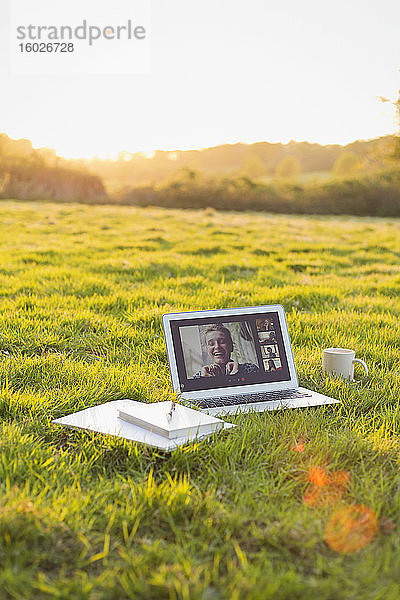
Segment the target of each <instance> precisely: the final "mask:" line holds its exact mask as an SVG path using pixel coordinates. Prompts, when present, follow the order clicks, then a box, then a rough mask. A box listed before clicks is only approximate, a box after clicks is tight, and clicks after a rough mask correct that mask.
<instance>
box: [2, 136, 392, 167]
mask: <svg viewBox="0 0 400 600" xmlns="http://www.w3.org/2000/svg"><path fill="white" fill-rule="evenodd" d="M0 135H6V136H7V137H8V138H9V139H12V140H13V141H16V142H18V141H22V140H25V141H28V142H30V143H31V145H32V148H33V150H51V151H54V152H56V156H57V157H59V158H63V159H65V160H83V161H89V162H90V161H91V160H96V159H98V160H109V161H118V160H120V159H119V158H118V154H120V153H124V152H126V153H127V154H131V155H135V154H142V155H144V156H145V158H149V159H151V158H153V156H154V154H155V153H156V152H168V153H171V154H173V153H174V152H190V151H199V152H201V151H205V150H211V149H213V148H218V147H221V146H235V145H245V146H252V145H254V144H271V145H274V144H277V145H278V144H280V145H282V146H288V145H290V144H310V145H318V146H321V147H326V146H340V147H342V148H345V147H346V146H348V145H351V144H354V143H356V142H365V143H367V142H372V141H375V140H378V139H381V138H384V137H391V136H396V135H397V133H396V132H394V133H387V134H384V135H381V136H377V137H373V138H365V139H355V140H352V141H350V142H348V143H345V144H339V143H327V144H322V143H320V142H313V141H309V140H294V139H291V140H289V141H288V142H280V141H278V142H270V141H269V140H256V141H254V142H243V141H237V142H223V143H220V144H215V145H212V146H205V147H202V148H198V147H191V148H190V147H189V148H155V149H154V150H152V151H146V150H134V151H129V150H119V151H118V152H117V154H116V155H114V156H111V155H106V156H100V155H96V156H91V157H85V156H67V155H65V154H59V153H58V152H57V150H56V148H51V147H49V146H40V145H36V144H34V142H33V140H31V139H29V138H28V137H20V138H12V137H11V136H10V135H9V134H8V133H7V132H5V131H2V132H0Z"/></svg>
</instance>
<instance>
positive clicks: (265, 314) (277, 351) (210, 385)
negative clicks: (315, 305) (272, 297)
mask: <svg viewBox="0 0 400 600" xmlns="http://www.w3.org/2000/svg"><path fill="white" fill-rule="evenodd" d="M162 321H163V327H164V334H165V341H166V347H167V355H168V360H169V365H170V371H171V379H172V386H173V389H174V391H176V392H178V393H179V394H180V395H181V396H182V397H183V398H186V399H188V400H189V399H199V398H212V397H215V396H225V395H232V394H246V393H251V392H269V391H274V390H284V389H290V388H296V387H298V379H297V374H296V368H295V364H294V358H293V353H292V348H291V343H290V338H289V332H288V327H287V322H286V318H285V311H284V309H283V306H281V305H278V304H276V305H270V306H254V307H247V308H229V309H221V310H202V311H193V312H181V313H170V314H166V315H163V318H162Z"/></svg>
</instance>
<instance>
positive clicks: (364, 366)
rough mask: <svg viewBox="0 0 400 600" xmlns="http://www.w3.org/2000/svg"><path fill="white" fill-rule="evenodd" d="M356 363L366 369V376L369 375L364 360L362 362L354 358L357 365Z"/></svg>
mask: <svg viewBox="0 0 400 600" xmlns="http://www.w3.org/2000/svg"><path fill="white" fill-rule="evenodd" d="M356 362H357V363H360V364H361V365H362V366H363V368H364V371H365V374H366V375H368V367H367V365H366V364H365V362H364V361H363V360H361V358H354V359H353V363H356Z"/></svg>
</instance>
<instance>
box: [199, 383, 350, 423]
mask: <svg viewBox="0 0 400 600" xmlns="http://www.w3.org/2000/svg"><path fill="white" fill-rule="evenodd" d="M297 390H298V391H299V392H300V393H302V394H304V396H303V397H301V398H293V399H288V400H272V401H269V402H249V403H246V404H236V405H228V406H218V407H209V408H199V407H197V408H198V410H200V411H201V412H205V413H207V414H208V415H213V416H217V415H218V416H221V417H223V416H224V415H228V414H239V413H248V412H264V411H267V410H283V409H286V408H307V407H311V406H322V405H324V404H340V401H339V400H336V399H335V398H330V397H329V396H325V395H324V394H319V393H318V392H313V391H312V390H307V389H306V388H302V387H300V388H297ZM190 404H191V405H192V406H193V407H196V403H195V402H194V401H191V402H190Z"/></svg>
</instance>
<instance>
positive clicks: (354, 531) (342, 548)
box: [324, 504, 378, 554]
mask: <svg viewBox="0 0 400 600" xmlns="http://www.w3.org/2000/svg"><path fill="white" fill-rule="evenodd" d="M377 530H378V517H377V516H376V514H375V513H374V511H373V510H372V509H370V508H368V506H364V505H362V504H360V505H353V506H346V507H344V508H342V509H340V510H338V511H336V512H335V513H334V514H333V515H332V516H331V517H330V519H329V521H328V524H327V526H326V529H325V535H324V540H325V543H326V545H327V546H328V547H329V548H330V549H331V550H334V551H335V552H339V553H340V554H352V553H353V552H358V551H359V550H362V549H363V548H365V547H366V546H368V544H370V543H371V542H372V540H373V539H374V537H375V536H376V533H377Z"/></svg>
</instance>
